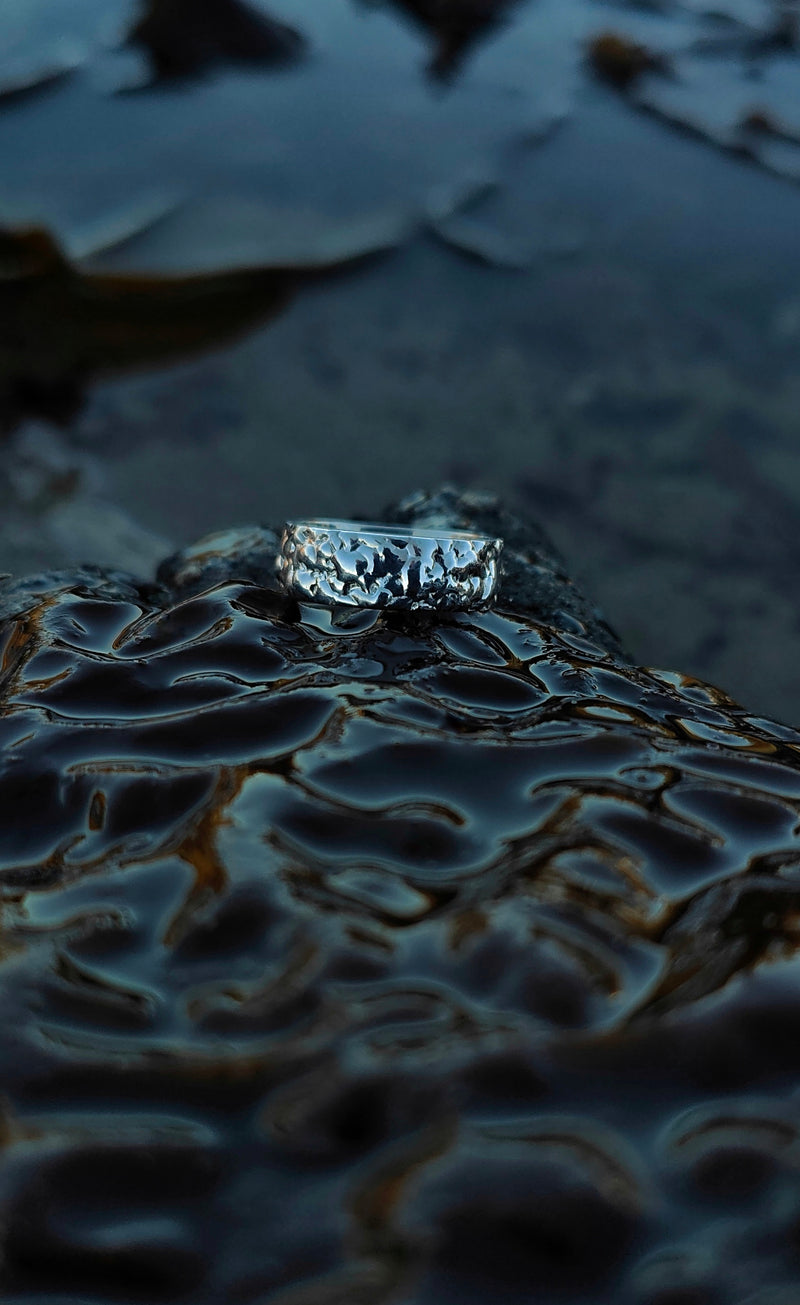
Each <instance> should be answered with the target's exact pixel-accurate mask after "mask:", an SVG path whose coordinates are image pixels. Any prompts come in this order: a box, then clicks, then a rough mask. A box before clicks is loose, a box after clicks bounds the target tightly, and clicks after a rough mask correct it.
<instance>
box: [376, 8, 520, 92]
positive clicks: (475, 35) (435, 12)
mask: <svg viewBox="0 0 800 1305" xmlns="http://www.w3.org/2000/svg"><path fill="white" fill-rule="evenodd" d="M393 3H395V4H396V5H397V7H398V8H399V9H400V10H402V12H403V13H405V14H407V15H408V16H409V17H410V18H411V19H412V20H413V21H414V22H415V23H418V24H419V25H420V26H421V27H424V28H425V29H426V30H427V31H428V32H430V34H431V36H432V38H433V40H434V55H433V58H432V60H431V63H430V72H431V73H432V75H433V76H434V77H438V78H442V79H446V78H449V77H452V76H454V75H455V74H456V73H457V72H458V70H459V68H460V66H461V63H462V62H463V60H464V58H465V57H466V55H467V54H468V52H469V51H470V49H471V48H472V47H473V46H474V45H476V44H477V43H478V42H479V41H481V40H483V39H484V38H485V37H487V36H488V35H489V34H490V33H491V32H493V31H495V30H496V29H497V28H498V27H499V26H500V25H501V24H502V23H503V21H504V19H505V17H506V14H507V12H508V11H509V10H510V9H511V8H513V6H514V5H515V4H517V3H518V0H393Z"/></svg>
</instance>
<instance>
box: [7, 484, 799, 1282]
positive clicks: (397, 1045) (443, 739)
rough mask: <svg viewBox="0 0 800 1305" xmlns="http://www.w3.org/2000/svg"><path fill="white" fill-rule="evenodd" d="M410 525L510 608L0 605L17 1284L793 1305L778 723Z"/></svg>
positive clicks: (23, 595)
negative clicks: (444, 611)
mask: <svg viewBox="0 0 800 1305" xmlns="http://www.w3.org/2000/svg"><path fill="white" fill-rule="evenodd" d="M402 512H404V513H405V516H406V517H407V518H414V519H418V520H427V519H429V517H430V515H431V514H432V513H433V514H438V519H440V520H441V518H442V516H443V515H444V517H445V518H446V519H448V520H450V521H451V522H452V523H454V524H456V523H463V522H464V521H465V520H467V519H469V518H470V517H471V518H472V519H474V520H475V521H476V523H477V524H479V525H480V527H481V528H486V526H487V524H488V520H489V518H491V519H492V520H494V521H495V522H496V523H497V522H499V523H500V525H501V526H502V530H501V533H504V534H505V536H506V538H507V540H508V545H507V547H508V556H509V563H510V564H509V574H508V576H507V578H506V584H505V587H504V590H503V591H502V592H501V595H500V598H499V600H498V603H497V606H496V608H495V609H494V610H492V611H489V612H485V613H482V614H478V615H466V614H461V615H457V616H454V617H452V618H450V619H441V618H440V619H436V620H433V619H430V618H428V619H425V618H420V617H418V616H417V617H415V618H414V619H399V618H398V617H397V616H386V615H380V614H377V613H372V612H358V613H356V614H351V613H348V614H347V615H346V616H342V615H340V614H337V613H332V612H331V611H327V610H324V609H319V608H312V607H310V606H309V607H298V606H297V605H295V604H294V603H292V602H291V601H289V600H287V599H286V598H285V597H284V596H282V595H281V594H280V593H278V592H277V591H276V590H275V588H274V587H273V585H272V581H271V570H270V566H269V564H268V559H269V557H270V555H271V553H270V550H271V549H272V547H273V546H274V537H273V536H272V535H271V533H270V532H269V531H266V530H259V529H255V528H254V529H253V530H251V531H249V532H240V533H239V534H232V535H231V536H230V537H227V538H219V539H217V540H216V541H213V540H212V541H206V542H205V543H204V544H202V545H200V546H198V547H197V548H196V549H194V550H189V551H188V552H187V553H185V554H183V555H181V556H180V557H178V558H176V559H171V560H170V562H169V563H167V564H165V566H164V567H163V568H162V572H161V575H160V580H159V583H158V584H155V585H143V584H139V583H137V582H134V581H133V580H131V579H129V578H125V577H121V576H118V575H112V574H108V573H101V572H97V571H92V570H86V571H84V572H82V573H80V574H76V575H74V576H70V577H65V576H62V577H57V576H55V577H53V576H51V577H44V578H42V579H40V580H38V581H36V580H34V581H30V582H26V583H25V584H23V585H19V584H18V585H16V586H15V587H13V588H7V589H6V592H5V598H4V602H5V619H4V624H3V626H2V644H1V645H0V647H2V653H1V654H0V656H1V657H2V661H1V662H0V666H1V668H2V714H1V715H0V734H1V735H2V783H1V784H0V795H2V803H1V804H0V832H1V835H2V836H1V837H0V858H1V859H0V882H1V883H2V911H3V928H2V934H0V941H1V942H2V953H0V983H1V984H2V994H3V1012H4V1015H3V1020H2V1025H0V1040H1V1042H2V1053H1V1055H0V1064H2V1091H3V1121H2V1131H3V1142H4V1149H3V1157H2V1164H1V1165H0V1191H1V1192H2V1196H1V1197H0V1199H1V1200H2V1220H1V1221H0V1226H1V1228H2V1232H1V1233H0V1237H1V1238H2V1267H0V1284H2V1287H3V1291H4V1298H6V1299H9V1300H12V1301H16V1302H23V1301H24V1302H34V1301H36V1302H48V1303H50V1305H66V1302H81V1303H84V1302H106V1301H109V1302H110V1301H119V1300H126V1301H136V1302H139V1301H144V1300H148V1301H149V1300H173V1299H175V1300H189V1301H193V1302H198V1303H200V1302H202V1303H203V1305H205V1303H206V1302H208V1303H209V1305H210V1303H211V1302H221V1301H225V1302H254V1303H255V1302H258V1303H259V1305H261V1303H264V1305H266V1302H269V1303H270V1305H278V1303H279V1305H333V1303H334V1302H337V1303H339V1305H345V1302H347V1305H356V1303H358V1305H372V1303H373V1302H374V1303H375V1305H377V1303H378V1302H384V1301H385V1302H389V1301H392V1302H399V1303H402V1305H434V1302H435V1303H436V1305H449V1303H450V1302H452V1303H453V1305H455V1303H456V1302H458V1305H487V1302H490V1301H491V1302H492V1305H523V1303H524V1305H529V1302H531V1301H533V1300H535V1301H537V1302H550V1301H553V1302H556V1301H559V1302H560V1301H575V1302H603V1301H609V1302H611V1301H614V1302H617V1301H630V1302H637V1303H638V1305H644V1303H645V1302H647V1303H648V1305H656V1302H658V1305H667V1303H668V1302H670V1303H672V1305H674V1303H676V1302H678V1301H681V1302H684V1303H685V1302H689V1301H691V1302H706V1301H707V1302H711V1301H714V1302H719V1301H730V1302H739V1301H742V1302H744V1301H752V1302H753V1303H754V1305H755V1302H756V1301H758V1302H766V1301H770V1302H771V1303H772V1302H778V1301H781V1302H784V1301H789V1300H792V1299H794V1298H793V1297H792V1295H791V1293H792V1291H794V1290H795V1288H794V1287H793V1283H794V1282H795V1280H796V1276H797V1273H798V1267H800V1266H799V1265H798V1260H799V1259H800V1142H799V1141H798V1120H799V1119H800V1099H799V1098H798V1096H797V1089H796V1083H797V1072H798V1069H799V1068H800V992H798V980H800V967H798V964H797V961H796V959H795V946H796V942H797V939H798V922H799V921H800V874H798V864H799V863H800V837H799V836H798V817H799V815H800V764H798V756H799V753H798V748H799V746H800V734H798V733H797V732H796V731H794V730H791V729H788V728H784V727H783V726H780V725H778V724H776V723H774V722H770V721H766V720H760V719H755V718H753V717H752V716H750V715H748V713H747V712H746V711H745V710H743V709H742V708H740V707H739V706H737V705H736V704H735V703H734V702H732V701H731V700H730V699H728V698H727V697H725V695H723V694H722V693H720V692H718V691H717V690H715V689H712V688H709V687H708V686H706V685H703V684H700V683H698V682H696V681H693V680H690V679H687V678H685V677H683V676H681V675H679V674H674V673H671V672H670V673H667V672H659V671H649V670H643V669H641V668H637V667H633V666H631V665H630V664H628V663H627V662H626V660H625V658H624V655H623V654H622V652H621V650H620V649H619V647H618V645H617V644H616V641H615V639H614V637H613V635H612V634H611V632H610V631H609V630H608V628H607V627H606V626H604V625H603V624H602V622H601V621H600V619H599V618H598V616H597V614H596V613H594V612H593V609H592V608H591V607H590V605H589V604H588V603H586V602H585V600H584V599H583V598H582V597H581V595H580V594H579V593H578V592H577V591H576V590H575V589H574V587H573V586H571V585H570V584H569V582H568V580H567V578H566V577H565V576H563V574H562V573H561V572H560V570H559V565H558V561H557V559H555V558H554V557H553V554H552V551H550V550H549V548H548V545H547V542H546V541H545V540H543V538H542V537H541V536H539V535H538V533H537V532H536V531H534V530H533V529H531V528H526V527H524V526H522V525H520V524H519V523H515V522H513V521H511V520H510V519H509V518H507V517H505V516H503V514H501V513H499V512H498V510H497V509H496V508H495V507H494V506H492V505H491V504H487V503H483V502H481V501H480V500H477V499H474V500H472V501H467V500H457V499H455V498H453V497H452V496H450V497H448V496H446V495H445V496H444V497H442V498H439V499H437V500H433V501H431V500H426V499H424V498H420V499H419V500H417V501H415V502H412V503H411V504H407V505H406V506H405V509H398V515H400V514H401V513H402ZM765 1293H766V1294H765Z"/></svg>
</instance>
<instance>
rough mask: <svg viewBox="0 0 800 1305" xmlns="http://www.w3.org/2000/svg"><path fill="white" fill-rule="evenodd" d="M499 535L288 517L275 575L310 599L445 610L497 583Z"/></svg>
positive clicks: (477, 598) (468, 602)
mask: <svg viewBox="0 0 800 1305" xmlns="http://www.w3.org/2000/svg"><path fill="white" fill-rule="evenodd" d="M502 547H503V541H502V540H501V539H491V538H488V537H485V536H482V535H476V534H472V533H471V532H469V531H465V530H436V529H434V528H431V527H420V526H404V525H383V524H378V523H375V522H370V521H291V522H287V524H286V526H285V528H284V531H283V535H282V537H281V547H280V555H279V558H278V575H279V578H280V579H281V581H282V583H283V585H284V586H285V588H286V589H287V590H289V592H290V593H293V594H294V595H295V596H296V597H298V598H301V599H304V600H305V601H306V602H311V603H319V604H322V605H323V606H326V607H328V606H334V605H336V604H339V603H344V604H347V605H349V606H351V607H394V608H402V609H405V610H406V611H417V610H425V609H427V610H431V611H445V610H452V609H454V608H464V607H481V606H484V605H485V604H486V603H488V602H489V601H490V599H491V597H492V595H493V594H494V591H495V589H496V587H497V581H498V576H499V558H500V551H501V549H502Z"/></svg>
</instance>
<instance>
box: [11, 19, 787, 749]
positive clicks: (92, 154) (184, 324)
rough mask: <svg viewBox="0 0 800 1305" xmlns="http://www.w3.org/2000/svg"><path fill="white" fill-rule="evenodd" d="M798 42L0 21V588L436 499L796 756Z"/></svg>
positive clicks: (640, 29) (709, 36)
mask: <svg viewBox="0 0 800 1305" xmlns="http://www.w3.org/2000/svg"><path fill="white" fill-rule="evenodd" d="M798 181H800V7H798V5H797V4H796V3H794V4H790V3H781V4H777V3H774V2H773V0H674V2H673V0H639V2H638V3H637V2H636V0H630V2H629V3H625V2H624V0H620V2H619V3H611V2H610V0H609V2H606V0H274V2H273V3H269V4H262V3H261V0H249V2H248V3H244V0H70V3H69V4H65V3H64V0H3V4H2V6H1V7H0V571H4V572H10V573H13V574H24V573H26V572H30V571H33V570H41V569H44V568H54V567H68V566H69V565H70V564H72V563H75V562H86V561H88V562H97V563H101V564H111V565H118V566H121V567H123V568H126V569H130V570H133V571H134V572H137V573H139V574H151V573H152V570H153V568H154V566H155V564H156V562H157V561H158V560H159V559H160V558H161V557H162V556H163V555H164V554H165V553H167V552H168V551H170V550H171V549H173V548H175V547H178V546H180V545H182V544H184V543H187V542H189V541H191V540H192V539H195V538H197V537H198V536H200V535H202V534H204V533H206V532H208V531H211V530H215V529H220V528H224V527H226V526H229V525H233V524H238V523H246V522H253V521H260V522H268V523H275V522H277V521H280V520H281V519H282V518H283V517H284V516H286V515H292V514H297V513H303V514H328V515H340V516H341V515H352V514H355V513H364V514H368V515H370V516H374V515H375V514H376V512H378V511H379V510H380V509H381V507H382V506H383V505H384V503H385V502H386V500H388V499H390V498H392V497H394V496H397V495H398V494H400V493H404V492H406V491H409V490H412V489H415V488H417V487H435V486H437V485H439V484H440V483H441V482H443V481H445V480H447V481H450V482H453V483H455V484H457V485H460V486H470V487H473V488H476V489H489V490H494V491H497V492H499V493H500V494H502V495H503V496H504V498H505V499H506V500H507V501H508V503H509V505H510V506H512V507H515V508H516V509H517V510H522V511H524V512H526V513H529V514H532V515H534V516H535V517H536V518H537V519H538V520H539V521H540V522H541V524H543V525H544V526H545V527H546V528H547V529H548V530H549V531H550V533H551V534H552V535H553V537H554V538H555V540H556V542H557V543H558V545H559V546H560V547H561V549H562V550H563V552H564V553H565V555H566V557H567V559H568V562H569V565H570V568H571V570H572V572H573V573H574V574H575V575H576V577H577V578H579V579H580V580H582V581H583V582H584V583H585V584H586V585H587V586H588V587H589V588H590V589H591V591H592V592H593V594H594V595H595V596H596V597H597V599H598V600H599V601H600V602H601V603H602V605H603V606H604V608H605V609H606V613H607V615H608V616H609V618H610V620H611V621H612V623H614V624H615V625H616V627H617V628H618V629H619V631H620V633H621V635H622V637H623V639H624V641H625V642H626V643H627V645H628V646H629V647H630V649H631V650H632V652H633V654H634V655H635V657H636V658H637V659H638V660H640V661H642V662H645V663H650V664H655V665H660V666H672V667H676V668H679V669H681V670H684V671H686V672H689V673H691V674H694V675H697V676H698V677H701V678H706V679H710V680H712V681H713V682H716V683H718V684H719V685H721V686H722V687H723V688H724V689H726V690H727V691H729V692H730V693H732V694H733V695H734V696H736V697H738V698H740V699H741V700H742V701H743V702H744V703H745V704H746V705H747V706H748V707H750V708H751V709H752V710H755V711H760V712H763V713H764V714H767V715H774V716H777V717H779V718H781V719H784V720H786V721H789V722H792V723H794V724H798V723H800V677H799V676H798V674H797V672H796V663H797V652H798V649H799V648H800V615H799V614H798V604H797V593H798V585H797V579H796V573H797V570H798V562H799V561H800V529H799V528H798V527H799V526H800V429H799V428H798V427H799V424H800V423H799V420H798V410H799V408H800V402H799V401H800V376H799V375H798V355H799V353H800V186H798Z"/></svg>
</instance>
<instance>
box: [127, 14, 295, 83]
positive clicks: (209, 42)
mask: <svg viewBox="0 0 800 1305" xmlns="http://www.w3.org/2000/svg"><path fill="white" fill-rule="evenodd" d="M128 41H129V43H130V44H131V45H139V46H142V47H143V48H144V49H145V50H146V51H147V54H148V56H149V59H150V61H151V64H152V67H153V74H154V76H155V77H158V78H169V77H185V76H187V75H189V74H192V73H197V72H201V71H202V70H203V69H204V68H206V67H208V66H209V65H211V64H215V63H221V62H236V63H250V64H267V65H269V64H287V63H292V62H294V60H296V59H298V58H299V57H300V56H301V55H302V54H303V53H304V51H305V45H306V43H305V39H304V37H303V36H302V34H301V33H300V32H298V31H297V30H296V29H295V28H294V27H289V26H288V25H287V24H286V23H282V22H279V21H278V20H277V19H276V18H272V17H271V16H270V15H269V14H267V13H265V12H264V11H263V10H261V9H257V8H255V7H253V6H250V5H248V4H246V3H244V0H143V3H142V13H141V15H140V16H139V17H138V18H137V20H136V22H135V23H134V25H133V27H132V28H131V30H130V33H129V35H128Z"/></svg>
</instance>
